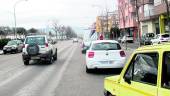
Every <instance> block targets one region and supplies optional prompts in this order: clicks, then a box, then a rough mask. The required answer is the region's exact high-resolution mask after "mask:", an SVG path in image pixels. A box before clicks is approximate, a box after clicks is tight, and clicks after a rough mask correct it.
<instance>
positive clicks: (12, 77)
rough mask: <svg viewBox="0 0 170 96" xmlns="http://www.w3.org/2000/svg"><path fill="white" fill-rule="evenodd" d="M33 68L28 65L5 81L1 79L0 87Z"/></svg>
mask: <svg viewBox="0 0 170 96" xmlns="http://www.w3.org/2000/svg"><path fill="white" fill-rule="evenodd" d="M69 46H70V45H69ZM67 47H68V46H65V47H64V48H63V49H60V50H59V51H58V53H60V52H62V51H63V50H66V48H67ZM32 68H33V67H31V66H28V67H27V68H25V69H23V70H21V71H19V72H17V73H15V74H14V75H13V76H11V77H9V78H8V79H6V80H4V81H1V82H0V87H2V86H4V85H6V84H8V83H9V82H12V81H13V80H15V79H16V78H18V77H20V76H21V75H23V74H24V73H25V72H28V71H30V70H31V69H32ZM9 74H10V73H9ZM1 76H2V75H1Z"/></svg>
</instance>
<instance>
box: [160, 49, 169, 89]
mask: <svg viewBox="0 0 170 96" xmlns="http://www.w3.org/2000/svg"><path fill="white" fill-rule="evenodd" d="M161 84H162V87H164V88H168V89H170V52H164V54H163V62H162V82H161Z"/></svg>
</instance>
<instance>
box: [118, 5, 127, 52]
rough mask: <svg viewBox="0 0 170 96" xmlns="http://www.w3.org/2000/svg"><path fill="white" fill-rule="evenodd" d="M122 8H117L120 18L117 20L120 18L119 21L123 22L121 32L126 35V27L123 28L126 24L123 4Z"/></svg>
mask: <svg viewBox="0 0 170 96" xmlns="http://www.w3.org/2000/svg"><path fill="white" fill-rule="evenodd" d="M122 5H123V6H118V8H119V12H120V13H119V14H121V16H119V20H120V17H122V18H121V19H122V20H123V32H124V33H125V35H126V34H127V33H126V28H125V27H126V26H125V24H126V16H125V6H124V5H125V4H124V3H123V4H122ZM125 44H126V50H127V42H125Z"/></svg>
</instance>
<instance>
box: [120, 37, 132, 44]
mask: <svg viewBox="0 0 170 96" xmlns="http://www.w3.org/2000/svg"><path fill="white" fill-rule="evenodd" d="M125 42H129V43H133V36H129V35H128V36H123V38H122V40H121V43H125Z"/></svg>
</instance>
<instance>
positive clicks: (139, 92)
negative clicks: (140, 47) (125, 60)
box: [117, 52, 159, 96]
mask: <svg viewBox="0 0 170 96" xmlns="http://www.w3.org/2000/svg"><path fill="white" fill-rule="evenodd" d="M158 58H159V56H158V53H156V52H151V53H138V54H135V55H134V57H133V58H132V60H131V61H130V64H129V66H128V67H127V69H126V71H124V74H123V75H122V77H121V80H120V82H119V86H118V90H117V91H118V92H117V94H118V96H157V90H158V89H157V74H158Z"/></svg>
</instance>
